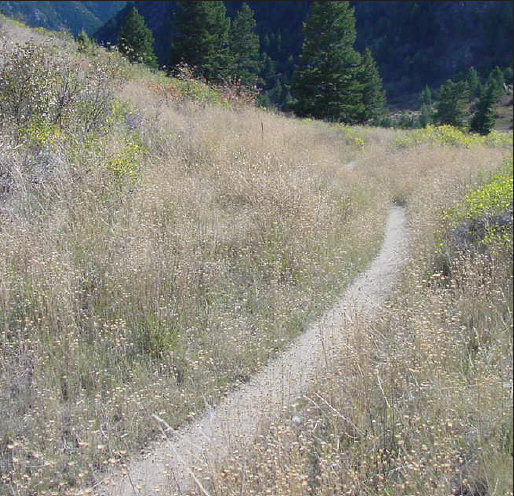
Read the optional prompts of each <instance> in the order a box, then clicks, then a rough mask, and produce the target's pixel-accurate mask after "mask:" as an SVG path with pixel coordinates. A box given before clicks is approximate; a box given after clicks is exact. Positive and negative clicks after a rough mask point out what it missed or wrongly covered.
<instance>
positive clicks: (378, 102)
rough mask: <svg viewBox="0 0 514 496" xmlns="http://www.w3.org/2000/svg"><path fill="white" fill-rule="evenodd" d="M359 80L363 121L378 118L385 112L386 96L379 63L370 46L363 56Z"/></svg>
mask: <svg viewBox="0 0 514 496" xmlns="http://www.w3.org/2000/svg"><path fill="white" fill-rule="evenodd" d="M359 81H360V82H361V84H362V103H363V104H364V111H363V113H362V116H361V121H362V122H367V121H370V120H372V119H377V118H378V117H380V116H381V115H382V114H383V113H384V107H385V104H386V97H385V92H384V90H383V89H382V78H381V77H380V73H379V71H378V67H377V64H376V63H375V60H374V59H373V56H372V55H371V50H369V49H368V48H367V49H366V50H364V53H363V55H362V58H361V67H360V72H359Z"/></svg>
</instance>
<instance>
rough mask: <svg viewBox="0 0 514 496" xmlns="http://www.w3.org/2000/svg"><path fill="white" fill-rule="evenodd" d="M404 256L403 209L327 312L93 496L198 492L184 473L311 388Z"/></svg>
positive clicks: (246, 438)
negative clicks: (377, 249)
mask: <svg viewBox="0 0 514 496" xmlns="http://www.w3.org/2000/svg"><path fill="white" fill-rule="evenodd" d="M408 248H409V232H408V227H407V217H406V213H405V209H403V208H402V207H399V206H392V207H391V209H390V213H389V217H388V220H387V224H386V228H385V237H384V242H383V245H382V249H381V251H380V253H379V255H378V256H377V257H376V258H375V260H374V261H373V262H372V264H371V266H370V267H369V269H368V270H367V271H366V272H364V273H363V274H361V275H360V276H359V277H358V278H357V279H356V280H355V281H354V282H353V283H352V284H351V285H350V286H349V287H348V288H347V290H346V291H345V292H344V293H343V295H342V296H341V298H340V299H339V301H338V302H337V303H336V304H335V305H334V307H333V308H332V309H331V310H330V311H328V312H327V313H326V314H325V315H324V316H323V317H322V318H321V319H320V320H319V321H318V322H316V323H314V324H313V325H311V326H310V327H309V328H308V330H307V331H306V332H305V333H304V334H302V335H301V336H300V337H299V339H298V340H297V341H295V342H294V343H293V344H292V345H291V346H290V347H289V348H288V349H287V350H286V351H285V352H284V353H283V354H282V355H280V356H279V357H278V358H277V359H276V360H275V361H273V362H272V363H270V364H269V365H268V366H267V367H265V368H264V369H263V370H262V371H261V372H259V373H258V374H257V375H255V376H254V377H253V378H252V379H251V381H250V382H248V383H247V384H245V385H243V386H241V387H240V388H239V389H237V390H236V391H234V392H233V393H231V394H230V395H229V396H228V397H227V398H226V399H225V400H224V401H223V402H222V403H221V404H220V405H219V406H218V407H217V408H216V409H215V410H213V411H210V412H208V413H207V414H206V415H205V416H204V417H203V418H201V419H199V420H198V422H196V423H194V424H190V425H187V426H185V427H184V428H182V429H181V430H179V431H178V432H176V433H175V434H173V435H172V438H171V439H169V440H168V441H166V442H162V443H160V444H157V445H156V446H155V447H154V448H153V450H152V451H151V453H150V454H149V455H147V456H145V457H144V458H140V459H134V460H133V461H132V462H131V463H130V464H129V466H128V467H127V473H128V475H126V476H124V477H123V478H120V477H115V478H114V479H113V480H112V481H111V482H110V484H109V485H108V486H103V487H102V488H97V492H96V494H101V495H108V496H132V495H144V496H158V495H161V496H162V495H166V496H171V495H180V494H183V492H184V491H187V490H188V489H190V488H192V487H194V486H196V487H197V488H199V489H200V490H202V488H201V486H199V485H198V484H199V481H197V480H196V481H195V479H194V476H193V475H192V472H191V470H190V469H189V467H196V466H203V465H204V464H205V463H207V464H212V463H217V462H219V461H222V460H223V459H225V458H226V457H228V456H229V454H230V453H231V452H233V451H234V450H236V449H238V450H241V449H245V448H248V447H249V446H250V445H251V442H252V441H253V439H254V438H255V436H256V435H257V434H258V432H259V427H260V426H261V425H262V424H263V423H266V422H267V421H269V420H271V419H273V418H275V417H278V416H279V415H280V413H281V411H282V409H283V408H284V407H286V406H288V405H291V404H292V403H293V402H294V401H295V400H296V399H297V398H298V397H300V396H301V395H302V393H304V392H306V391H307V390H308V388H309V384H310V383H311V382H312V381H314V380H315V379H316V378H318V379H319V377H323V373H324V369H325V367H326V366H327V357H328V356H330V355H331V354H332V352H333V351H334V350H335V349H337V347H338V346H340V345H341V344H343V342H344V335H345V328H350V326H351V322H352V321H353V316H355V315H356V314H360V315H363V316H365V317H371V316H372V315H373V314H374V313H375V312H376V311H377V310H379V309H380V306H381V304H382V303H383V302H384V300H385V298H386V296H387V295H388V293H389V292H390V290H391V289H392V287H393V286H394V283H395V282H396V280H397V278H398V276H399V274H400V271H401V269H402V267H403V266H404V265H405V264H406V262H407V259H408ZM203 493H204V494H205V495H207V494H208V493H207V492H205V491H203Z"/></svg>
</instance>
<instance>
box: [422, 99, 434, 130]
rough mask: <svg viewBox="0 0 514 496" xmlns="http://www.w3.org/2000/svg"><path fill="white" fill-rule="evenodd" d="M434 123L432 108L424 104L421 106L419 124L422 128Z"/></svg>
mask: <svg viewBox="0 0 514 496" xmlns="http://www.w3.org/2000/svg"><path fill="white" fill-rule="evenodd" d="M433 121H434V115H433V111H432V107H430V106H428V105H426V104H423V105H421V115H420V116H419V124H420V126H421V127H427V126H428V125H429V124H432V122H433Z"/></svg>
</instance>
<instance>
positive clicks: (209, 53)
mask: <svg viewBox="0 0 514 496" xmlns="http://www.w3.org/2000/svg"><path fill="white" fill-rule="evenodd" d="M176 4H177V10H176V12H175V15H174V27H175V35H174V36H173V39H172V43H171V50H170V65H172V66H176V65H178V64H180V63H186V64H188V65H189V66H191V67H193V68H194V69H195V71H196V73H197V75H199V76H201V77H204V78H205V79H206V81H207V82H210V81H214V82H219V81H223V80H226V79H228V78H229V77H230V73H231V69H232V65H233V64H232V61H231V57H230V53H229V29H230V20H229V18H228V17H227V12H226V8H225V5H224V4H223V2H218V1H209V2H201V1H184V2H176Z"/></svg>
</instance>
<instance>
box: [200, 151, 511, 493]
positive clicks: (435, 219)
mask: <svg viewBox="0 0 514 496" xmlns="http://www.w3.org/2000/svg"><path fill="white" fill-rule="evenodd" d="M388 158H389V160H388V165H387V166H385V165H384V166H383V169H382V168H381V169H380V170H379V172H378V173H377V171H376V169H377V167H376V165H377V164H372V162H371V160H370V161H369V162H367V165H368V166H369V167H370V168H372V169H375V173H377V174H379V175H380V177H382V180H383V181H387V178H388V177H389V178H390V181H391V184H393V185H394V184H397V183H396V180H397V178H398V177H399V176H398V175H397V174H398V172H399V171H400V170H401V171H402V175H401V177H403V178H404V179H405V181H404V182H403V183H401V184H397V191H398V192H400V191H401V194H402V197H404V198H406V199H407V203H408V206H409V212H410V215H411V224H412V227H413V229H414V233H415V239H416V246H417V252H416V256H415V257H414V259H413V260H412V262H411V263H410V266H409V269H408V270H407V271H406V275H405V277H404V280H403V283H402V285H401V287H400V288H399V289H398V291H397V292H396V294H395V295H394V297H392V298H391V299H390V301H389V302H388V304H387V305H386V306H385V308H384V309H383V312H382V314H381V316H380V318H379V319H377V320H376V321H374V322H372V323H371V324H370V323H368V322H357V323H356V325H355V326H352V329H351V330H348V333H347V335H348V338H347V343H346V346H345V348H344V349H341V350H339V352H338V353H336V354H335V355H334V356H333V357H332V370H331V373H330V374H329V375H328V377H323V378H320V381H319V383H318V384H317V385H316V386H315V387H313V388H312V389H311V390H310V391H309V392H307V394H306V395H305V396H304V397H303V398H299V400H298V404H297V405H295V406H294V407H293V408H291V409H290V410H289V411H288V412H287V415H285V416H284V417H283V418H282V419H281V420H279V421H277V422H275V423H274V424H272V425H271V426H269V429H268V430H266V431H265V432H263V433H262V436H261V437H260V439H259V440H258V441H257V442H256V443H255V445H254V447H253V450H252V451H251V452H250V453H234V455H233V458H232V459H231V460H230V462H229V463H226V464H223V465H222V466H221V467H216V468H212V469H211V470H210V472H208V473H207V474H204V475H206V481H205V482H206V483H207V482H208V481H209V485H208V491H209V494H211V495H212V496H221V495H223V496H236V495H241V494H245V495H246V496H262V495H272V496H304V495H305V496H310V495H313V494H316V495H318V496H336V495H337V496H341V495H348V496H350V495H351V496H357V495H358V496H364V495H391V496H392V495H395V496H399V495H420V496H421V495H426V494H430V495H434V496H449V495H461V496H463V495H468V496H470V495H473V496H493V495H495V496H500V495H501V496H507V495H512V438H513V435H512V259H511V257H512V245H511V244H510V246H502V247H500V248H499V249H498V250H495V251H493V252H491V253H489V254H479V253H478V252H476V253H473V252H471V251H467V252H463V253H461V254H456V253H453V254H452V256H451V259H450V260H447V261H446V263H445V264H444V269H445V270H444V271H442V270H441V267H442V266H441V264H440V263H439V262H438V259H439V258H440V257H441V255H437V256H435V255H434V252H435V251H436V248H435V247H436V243H435V239H434V233H435V231H436V230H437V229H438V227H439V225H440V222H441V221H440V217H439V213H440V212H441V210H442V208H444V207H446V206H448V205H453V204H455V203H456V202H457V201H459V200H460V199H461V198H462V196H463V194H464V192H466V191H467V190H469V188H470V187H472V186H474V185H475V184H476V183H475V181H478V182H481V181H483V180H484V178H483V177H480V175H479V176H478V178H477V176H476V171H477V165H478V164H483V165H484V166H485V167H486V169H489V168H493V169H494V168H495V165H494V162H495V160H496V159H497V157H495V158H493V157H492V156H491V155H490V151H487V152H486V151H485V150H483V151H480V150H474V151H473V153H472V154H469V152H465V151H463V150H455V149H453V150H449V149H447V150H441V149H439V150H435V149H434V150H429V149H425V150H422V149H420V148H416V149H415V150H409V151H408V152H406V153H405V154H404V155H403V160H399V159H400V157H399V156H397V157H395V156H394V155H393V156H389V157H388ZM384 169H385V170H384ZM409 171H410V172H409Z"/></svg>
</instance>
